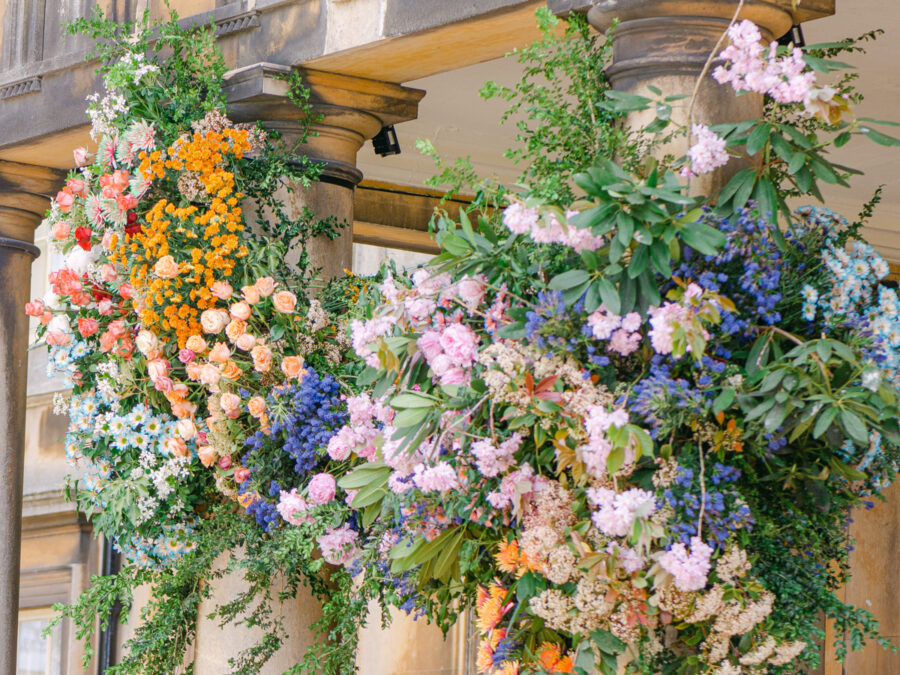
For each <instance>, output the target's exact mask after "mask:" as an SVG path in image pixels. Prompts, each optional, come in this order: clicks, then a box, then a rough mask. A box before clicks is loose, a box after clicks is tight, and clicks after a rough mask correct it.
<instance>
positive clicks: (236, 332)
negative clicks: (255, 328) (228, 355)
mask: <svg viewBox="0 0 900 675" xmlns="http://www.w3.org/2000/svg"><path fill="white" fill-rule="evenodd" d="M246 330H247V322H246V321H241V320H240V319H232V320H231V321H230V322H229V323H228V325H227V326H225V335H227V336H228V339H229V340H231V341H232V342H234V341H235V340H237V339H238V338H239V337H240V336H241V335H243V334H244V332H245V331H246Z"/></svg>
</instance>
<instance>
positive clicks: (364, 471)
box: [337, 462, 392, 490]
mask: <svg viewBox="0 0 900 675" xmlns="http://www.w3.org/2000/svg"><path fill="white" fill-rule="evenodd" d="M391 472H392V469H391V467H389V466H385V465H384V462H370V463H368V464H363V465H362V466H360V467H357V468H356V469H354V470H353V471H351V472H350V473H348V474H346V475H344V476H341V477H340V478H339V479H338V482H337V484H338V485H339V486H341V487H342V488H343V489H344V490H358V489H360V488H362V487H365V486H366V485H369V484H370V483H379V482H381V481H382V480H383V481H384V483H387V479H388V478H389V477H390V475H391Z"/></svg>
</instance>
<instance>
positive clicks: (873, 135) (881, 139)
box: [859, 125, 900, 146]
mask: <svg viewBox="0 0 900 675" xmlns="http://www.w3.org/2000/svg"><path fill="white" fill-rule="evenodd" d="M859 133H861V134H862V135H863V136H865V137H866V138H868V139H869V140H871V141H874V142H875V143H878V145H886V146H891V145H893V146H898V145H900V139H897V138H894V137H893V136H888V135H887V134H883V133H881V132H880V131H875V129H873V128H872V127H867V126H864V125H860V127H859Z"/></svg>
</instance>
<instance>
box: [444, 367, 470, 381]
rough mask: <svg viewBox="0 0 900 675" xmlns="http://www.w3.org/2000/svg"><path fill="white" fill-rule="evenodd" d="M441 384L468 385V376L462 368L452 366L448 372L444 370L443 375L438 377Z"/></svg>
mask: <svg viewBox="0 0 900 675" xmlns="http://www.w3.org/2000/svg"><path fill="white" fill-rule="evenodd" d="M440 377H441V384H468V383H469V375H468V373H467V372H466V370H464V369H463V368H460V367H459V366H454V367H453V368H450V369H448V370H445V371H444V373H443V374H442V375H441V376H440Z"/></svg>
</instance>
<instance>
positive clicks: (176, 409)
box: [169, 385, 197, 419]
mask: <svg viewBox="0 0 900 675" xmlns="http://www.w3.org/2000/svg"><path fill="white" fill-rule="evenodd" d="M175 386H178V385H175ZM169 404H170V405H171V406H172V414H173V415H175V417H177V418H179V419H184V418H185V417H190V416H191V415H193V414H194V413H195V412H197V406H196V405H195V404H193V403H190V402H188V401H183V400H182V401H169Z"/></svg>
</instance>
